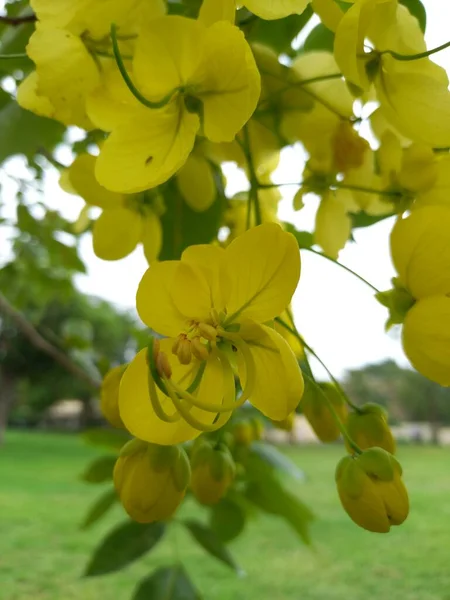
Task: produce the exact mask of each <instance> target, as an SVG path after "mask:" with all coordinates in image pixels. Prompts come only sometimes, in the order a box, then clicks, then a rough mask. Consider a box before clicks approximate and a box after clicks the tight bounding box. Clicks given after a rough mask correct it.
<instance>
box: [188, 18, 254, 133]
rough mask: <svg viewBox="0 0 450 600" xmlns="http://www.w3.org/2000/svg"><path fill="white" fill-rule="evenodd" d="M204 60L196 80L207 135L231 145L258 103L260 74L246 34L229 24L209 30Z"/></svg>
mask: <svg viewBox="0 0 450 600" xmlns="http://www.w3.org/2000/svg"><path fill="white" fill-rule="evenodd" d="M204 57H205V58H204V61H203V63H202V64H201V66H200V68H199V71H198V73H197V74H196V75H195V76H194V78H193V83H196V84H197V85H198V88H199V91H198V92H196V94H195V95H196V96H197V97H198V98H199V99H200V100H201V101H202V102H203V131H204V134H205V136H206V137H207V138H208V139H210V140H211V141H213V142H231V141H232V140H233V139H234V137H235V135H236V134H237V133H238V131H239V130H240V129H242V127H243V126H244V125H245V123H246V122H247V121H248V120H249V119H250V117H251V116H252V114H253V112H254V110H255V108H256V105H257V103H258V99H259V95H260V93H261V80H260V75H259V71H258V69H257V67H256V63H255V59H254V57H253V54H252V51H251V49H250V46H249V45H248V43H247V41H246V39H245V37H244V34H243V33H242V32H241V31H240V30H239V29H238V28H237V27H234V26H233V25H231V24H230V23H227V22H226V21H220V22H218V23H215V24H214V25H212V26H211V27H209V28H208V29H207V30H206V34H205V46H204Z"/></svg>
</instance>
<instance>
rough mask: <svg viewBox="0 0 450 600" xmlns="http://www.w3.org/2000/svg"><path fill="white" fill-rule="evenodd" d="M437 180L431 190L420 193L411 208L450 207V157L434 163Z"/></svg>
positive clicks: (439, 159)
mask: <svg viewBox="0 0 450 600" xmlns="http://www.w3.org/2000/svg"><path fill="white" fill-rule="evenodd" d="M436 169H437V178H436V181H435V183H434V185H433V186H432V188H431V189H429V190H427V191H425V192H422V193H421V194H420V196H418V197H417V198H416V202H415V204H414V206H413V208H419V207H423V206H432V205H433V204H442V205H443V206H447V207H450V156H448V155H444V156H440V157H439V158H438V161H437V163H436Z"/></svg>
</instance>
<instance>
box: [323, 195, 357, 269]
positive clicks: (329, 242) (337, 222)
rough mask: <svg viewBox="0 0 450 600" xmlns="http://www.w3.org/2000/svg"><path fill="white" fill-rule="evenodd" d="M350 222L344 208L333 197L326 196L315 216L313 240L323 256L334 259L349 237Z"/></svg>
mask: <svg viewBox="0 0 450 600" xmlns="http://www.w3.org/2000/svg"><path fill="white" fill-rule="evenodd" d="M350 231H351V220H350V217H349V216H348V214H347V209H346V207H345V206H344V205H343V204H342V203H341V202H340V201H339V200H338V199H337V198H336V197H335V196H334V195H333V194H327V195H326V196H325V197H324V198H323V199H322V202H321V203H320V206H319V209H318V211H317V215H316V228H315V231H314V239H315V241H316V243H317V244H319V246H321V247H322V249H323V251H324V252H325V254H327V255H328V256H330V257H331V258H334V259H336V258H337V257H338V255H339V251H340V250H342V248H343V247H344V246H345V244H346V243H347V241H348V239H349V237H350Z"/></svg>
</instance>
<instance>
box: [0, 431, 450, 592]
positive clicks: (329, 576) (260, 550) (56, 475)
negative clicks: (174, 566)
mask: <svg viewBox="0 0 450 600" xmlns="http://www.w3.org/2000/svg"><path fill="white" fill-rule="evenodd" d="M98 452H99V451H98V450H96V449H94V448H90V447H88V446H85V445H84V444H83V443H82V442H81V441H79V440H78V439H77V438H75V437H71V436H60V435H53V434H43V433H28V434H24V433H17V432H10V433H9V435H8V437H7V443H6V446H5V447H4V448H2V449H0V599H1V600H129V599H130V597H131V595H132V591H133V589H134V587H135V584H136V582H137V581H138V580H139V579H141V578H142V577H143V576H145V575H147V574H148V573H149V572H150V571H151V570H153V569H154V568H155V567H156V566H161V565H163V564H166V563H169V562H170V561H171V560H173V555H174V552H175V542H176V545H177V546H178V550H179V554H180V556H181V557H182V560H183V562H184V564H185V566H186V569H187V570H188V571H189V573H190V574H191V576H192V579H193V580H194V581H195V583H196V585H197V587H198V588H199V590H200V591H201V592H202V594H203V597H204V600H256V599H257V600H300V599H301V600H344V599H345V600H365V599H372V598H380V599H381V598H383V599H384V598H385V599H386V600H450V560H449V551H450V468H449V467H450V450H449V449H440V448H401V450H400V452H399V458H400V460H401V462H402V464H403V467H404V470H405V479H406V483H407V485H408V488H409V490H410V496H411V504H412V510H411V515H410V518H409V519H408V521H407V523H406V524H405V525H404V526H402V527H401V528H398V529H395V530H393V531H392V533H390V534H389V535H386V536H382V535H376V534H370V533H367V532H365V531H362V530H360V529H358V528H357V527H356V526H355V525H353V523H352V522H351V521H350V520H349V519H348V517H347V516H346V514H345V513H344V512H343V511H342V509H341V507H340V505H339V501H338V498H337V494H336V491H335V487H334V467H335V464H336V462H337V460H338V458H339V457H340V455H341V453H342V450H341V449H340V448H337V447H305V448H295V449H288V450H287V452H288V454H289V455H290V456H291V458H292V459H293V460H294V461H295V462H296V463H297V464H298V465H299V466H300V467H302V468H303V470H304V471H305V473H306V475H307V482H306V483H298V484H296V485H297V486H298V491H299V492H300V494H301V497H302V498H303V499H304V500H305V501H306V502H307V503H308V504H309V505H310V506H312V507H313V509H314V511H315V513H316V515H317V517H318V518H317V521H316V523H315V524H314V526H313V540H314V548H313V549H312V550H311V549H308V548H306V547H305V546H303V545H302V544H301V543H300V542H299V540H298V538H297V537H296V536H295V535H294V533H293V532H292V531H291V530H290V529H288V528H287V526H285V525H284V523H282V522H280V521H279V520H278V519H276V518H273V519H272V518H265V519H258V520H256V519H255V520H254V521H252V522H251V523H250V524H249V526H248V528H247V531H246V533H244V534H243V535H242V536H241V538H240V539H239V540H237V541H236V542H234V543H232V544H231V550H232V552H233V554H234V555H235V557H236V559H237V560H238V562H239V563H240V564H241V566H242V568H243V569H244V570H245V572H246V575H245V576H244V577H242V578H237V577H236V576H235V575H234V574H233V572H232V571H231V570H229V569H227V568H226V567H224V566H222V565H221V563H218V562H216V561H214V559H212V558H210V557H209V556H208V555H207V554H205V553H204V552H203V551H202V550H201V549H199V548H198V547H196V546H194V543H193V542H191V541H190V539H189V538H188V537H186V534H185V533H184V532H183V531H181V530H180V531H177V533H176V540H175V539H174V537H173V536H169V537H168V538H167V539H165V540H164V541H163V542H162V543H161V545H160V546H159V547H158V548H157V550H155V552H154V554H149V555H148V556H146V557H145V558H144V559H141V560H140V561H139V562H137V563H135V564H133V565H132V566H131V567H129V568H128V569H127V570H124V571H122V572H120V573H118V574H115V575H109V576H105V577H98V578H93V579H88V580H86V579H81V578H80V575H81V573H82V572H83V568H84V566H85V564H86V562H87V559H88V557H89V555H90V552H91V551H92V550H93V548H94V547H95V546H96V545H97V544H98V542H99V541H100V539H101V538H102V536H103V535H104V534H105V533H106V532H107V531H108V530H109V529H110V528H111V527H112V526H113V525H114V524H115V523H117V522H118V521H120V519H121V518H123V515H122V514H121V511H120V508H119V507H117V508H115V509H114V510H113V512H112V513H111V515H109V516H108V517H107V518H106V519H105V520H104V521H102V522H100V523H98V524H97V525H96V526H94V527H93V528H92V529H91V530H90V531H88V532H81V531H79V530H78V529H77V524H78V523H79V522H80V520H81V519H82V517H83V514H84V512H85V508H86V507H87V505H88V504H89V502H90V501H91V500H93V499H94V498H95V497H96V495H97V494H98V492H99V488H97V486H87V485H85V484H83V483H81V482H80V481H77V474H78V473H79V472H80V471H81V470H82V469H83V467H84V465H85V463H86V461H88V460H89V458H92V457H94V456H95V455H96V454H97V453H98ZM188 510H189V507H188ZM199 516H200V517H201V515H199ZM149 600H152V599H151V598H149Z"/></svg>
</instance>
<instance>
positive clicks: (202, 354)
mask: <svg viewBox="0 0 450 600" xmlns="http://www.w3.org/2000/svg"><path fill="white" fill-rule="evenodd" d="M191 344H192V354H193V355H194V356H195V357H196V358H198V360H208V357H209V352H208V348H207V347H206V346H205V344H202V343H201V341H200V338H199V337H198V336H197V337H195V338H193V340H192V341H191Z"/></svg>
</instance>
